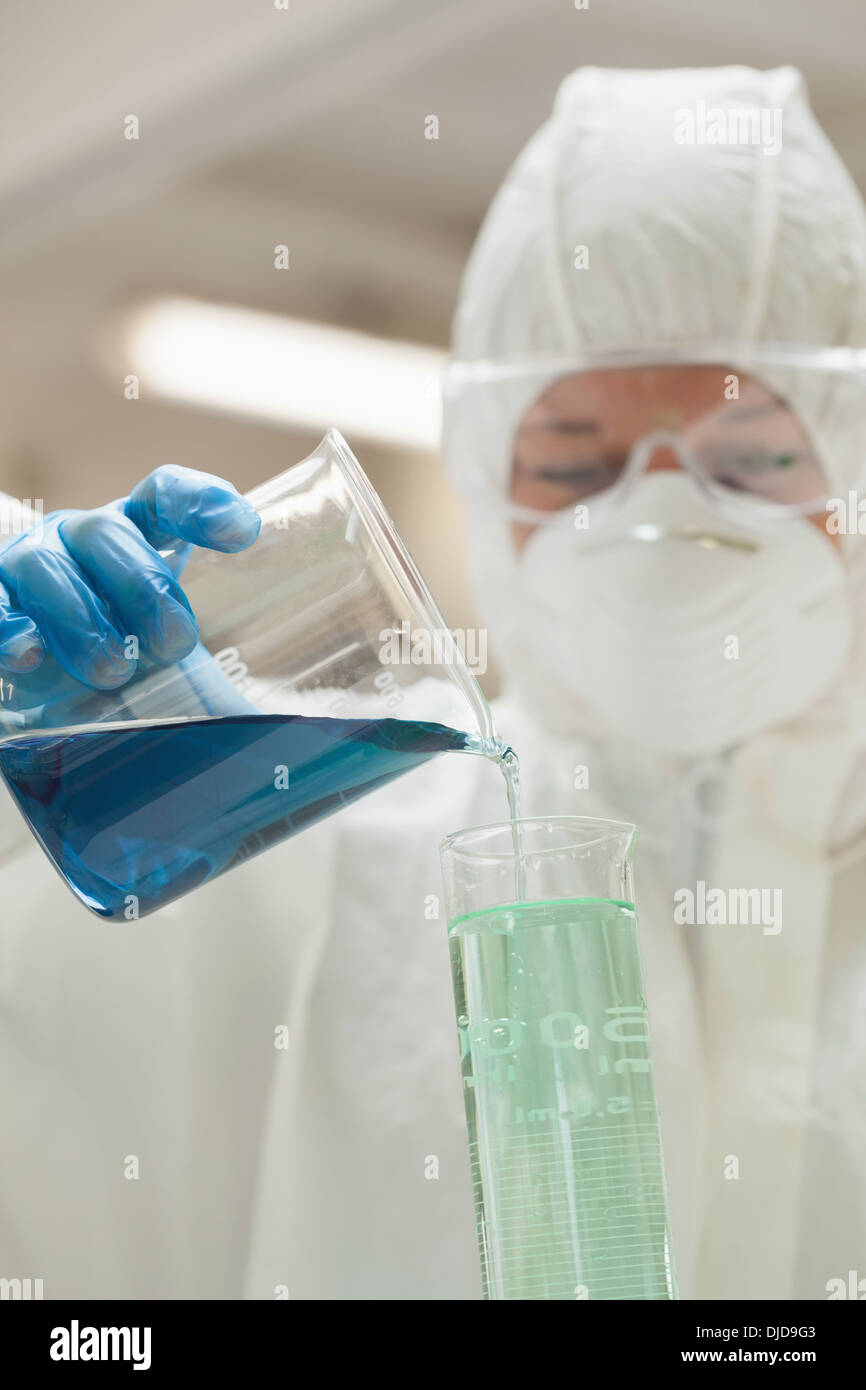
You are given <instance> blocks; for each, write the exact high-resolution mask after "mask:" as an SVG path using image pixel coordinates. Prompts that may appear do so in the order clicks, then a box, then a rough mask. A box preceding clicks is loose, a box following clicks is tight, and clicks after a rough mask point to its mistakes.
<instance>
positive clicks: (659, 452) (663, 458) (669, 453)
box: [644, 444, 682, 473]
mask: <svg viewBox="0 0 866 1390" xmlns="http://www.w3.org/2000/svg"><path fill="white" fill-rule="evenodd" d="M672 468H682V464H681V463H680V461H679V458H678V457H677V452H676V450H675V449H672V448H671V446H670V444H659V445H657V446H656V448H655V449H653V451H652V454H651V455H650V459H649V462H648V463H647V466H646V469H645V470H644V471H645V472H646V473H661V472H663V471H670V469H672Z"/></svg>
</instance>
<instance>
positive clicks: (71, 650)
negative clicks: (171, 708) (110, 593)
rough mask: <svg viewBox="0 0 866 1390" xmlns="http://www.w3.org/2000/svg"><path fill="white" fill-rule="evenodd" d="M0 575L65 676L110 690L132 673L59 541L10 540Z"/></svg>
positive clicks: (103, 611)
mask: <svg viewBox="0 0 866 1390" xmlns="http://www.w3.org/2000/svg"><path fill="white" fill-rule="evenodd" d="M0 578H2V579H3V581H4V582H5V584H6V585H7V587H8V588H9V590H10V592H11V594H12V597H13V599H14V601H15V603H16V605H17V607H18V608H19V609H21V610H22V611H23V612H24V613H26V614H27V615H28V617H30V618H32V619H33V621H34V623H35V624H36V626H37V627H38V629H39V631H40V633H41V634H42V641H43V643H44V644H45V647H46V648H47V650H48V651H49V652H50V653H51V655H52V656H53V657H54V658H55V660H56V661H57V662H59V664H60V665H61V666H62V667H63V669H64V671H66V672H67V673H68V674H69V675H70V676H73V677H74V678H75V679H76V680H78V681H81V682H82V683H83V684H84V685H89V686H92V687H93V688H94V689H96V690H114V689H115V688H116V687H117V686H119V685H125V683H126V682H127V681H128V680H129V679H130V677H131V676H132V675H134V673H135V670H136V662H135V661H128V660H127V659H126V656H125V653H124V646H123V640H122V637H121V634H120V633H119V632H118V631H117V629H116V627H115V626H114V624H113V623H112V621H111V618H110V616H109V613H108V609H107V608H106V606H105V604H104V603H103V601H102V599H101V598H100V597H99V595H98V594H96V593H94V591H93V589H92V588H91V586H90V584H89V583H88V581H87V579H86V578H85V576H84V575H83V574H82V573H81V570H80V569H79V568H78V566H77V565H76V563H75V561H74V560H73V559H72V556H71V555H69V554H67V552H66V549H65V547H64V546H63V545H61V544H59V543H55V544H43V545H39V546H28V545H13V546H11V547H10V548H9V549H8V550H4V551H3V553H2V555H0Z"/></svg>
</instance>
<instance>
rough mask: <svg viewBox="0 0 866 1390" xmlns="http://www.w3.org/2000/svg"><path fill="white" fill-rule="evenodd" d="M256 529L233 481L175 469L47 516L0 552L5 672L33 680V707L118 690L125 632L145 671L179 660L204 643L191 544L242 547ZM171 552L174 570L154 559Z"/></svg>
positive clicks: (128, 671) (0, 645) (123, 675)
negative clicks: (90, 507)
mask: <svg viewBox="0 0 866 1390" xmlns="http://www.w3.org/2000/svg"><path fill="white" fill-rule="evenodd" d="M260 526H261V521H260V518H259V516H258V514H257V512H256V511H255V510H254V508H253V507H251V506H250V504H249V503H248V502H246V501H245V500H244V498H243V497H241V495H240V493H239V492H237V490H236V489H235V488H234V487H233V486H232V485H231V483H227V482H224V481H223V480H222V479H221V478H216V477H214V476H213V475H212V474H210V473H198V472H194V471H193V470H191V469H188V468H177V467H174V466H167V467H163V468H158V469H156V471H155V472H154V473H151V474H150V475H149V476H148V477H147V478H145V479H144V481H143V482H141V483H139V484H138V486H137V487H136V488H135V490H134V491H133V492H132V493H131V495H130V496H129V497H125V498H121V499H120V500H119V501H116V502H110V503H109V504H108V505H107V506H105V507H99V508H97V509H95V510H94V511H61V512H53V513H51V515H50V516H47V517H45V519H44V521H43V523H42V526H41V535H40V534H39V532H40V528H35V530H34V532H31V533H29V535H28V534H25V535H24V536H16V537H13V538H12V539H11V540H9V541H7V542H6V543H5V544H3V545H0V672H6V673H7V675H9V676H13V677H14V676H16V675H17V676H18V678H19V680H20V681H21V682H26V684H27V686H28V702H33V701H34V700H38V699H39V698H40V696H41V697H43V698H44V703H45V704H46V705H49V704H53V703H54V702H55V700H56V701H58V703H62V701H63V697H64V695H65V694H66V693H67V692H69V693H71V690H72V689H73V688H74V687H76V686H77V688H78V690H79V691H80V689H81V685H82V684H83V685H85V686H88V687H90V688H91V689H94V690H115V689H117V688H119V687H120V686H123V685H125V684H126V683H127V681H129V680H131V678H132V677H133V675H134V674H135V672H136V670H137V667H138V663H137V662H136V661H134V660H129V659H128V658H127V655H126V653H125V648H124V638H125V637H126V636H127V635H129V634H135V635H136V636H137V638H138V641H139V650H140V653H141V658H142V662H143V663H144V664H146V665H149V666H167V665H171V664H172V663H173V662H176V661H179V660H180V659H181V658H182V657H185V656H187V655H188V654H189V653H190V652H192V651H193V649H194V648H195V646H196V644H197V641H198V625H197V623H196V621H195V618H194V617H193V615H192V611H191V609H190V606H189V603H188V602H187V599H186V596H185V594H184V593H183V590H182V589H181V587H180V584H179V582H178V579H177V574H178V573H179V571H180V569H181V568H182V566H183V562H184V560H185V558H186V556H187V555H188V553H189V547H190V546H191V545H201V546H205V547H207V548H208V549H209V550H220V551H226V552H231V551H237V550H244V549H245V548H246V547H247V546H249V545H251V544H252V542H253V541H254V540H255V539H256V536H257V535H258V533H259V529H260ZM178 542H181V544H180V545H178ZM169 547H172V548H173V549H174V550H175V555H174V556H173V557H172V559H171V563H169V562H168V561H166V560H165V559H164V558H163V557H162V556H161V555H159V554H158V551H159V550H165V549H168V548H169ZM70 678H71V679H70Z"/></svg>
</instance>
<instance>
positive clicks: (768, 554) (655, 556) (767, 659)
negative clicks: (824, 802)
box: [517, 471, 851, 756]
mask: <svg viewBox="0 0 866 1390" xmlns="http://www.w3.org/2000/svg"><path fill="white" fill-rule="evenodd" d="M590 513H591V509H590ZM517 572H518V582H519V585H520V594H521V600H522V601H525V604H526V606H525V609H524V612H525V613H526V614H527V621H528V622H529V623H530V624H531V631H530V632H527V633H524V634H523V643H522V645H523V646H524V655H525V657H526V659H527V660H531V661H533V662H535V663H536V664H535V672H534V675H535V678H536V679H543V672H544V670H545V669H546V670H547V671H549V672H550V675H551V679H553V680H555V681H556V684H557V686H558V687H559V688H560V689H561V690H562V691H563V692H567V693H568V694H569V695H573V696H574V697H575V699H576V701H578V702H579V703H580V704H581V705H582V706H583V708H584V709H587V710H589V711H590V712H591V713H592V714H593V715H594V716H595V718H596V719H597V720H598V721H599V722H600V723H601V724H602V725H603V726H604V727H606V728H607V729H609V730H610V732H611V733H613V734H616V733H618V734H621V735H623V736H626V737H628V738H630V739H633V740H635V741H638V742H640V743H643V744H645V745H646V746H647V747H649V748H652V749H654V750H656V751H659V752H665V753H671V754H678V755H683V756H702V755H704V754H711V753H718V752H721V751H722V750H723V749H725V748H728V747H730V746H732V745H734V744H737V743H739V742H740V741H741V740H743V739H745V738H748V737H749V736H751V735H753V734H756V733H759V732H760V731H762V730H764V729H766V728H768V727H770V726H772V725H775V724H779V723H782V722H784V721H786V720H788V719H790V718H793V717H794V716H796V715H798V714H800V713H802V712H803V711H804V710H805V709H807V708H808V707H809V705H811V704H812V703H813V702H814V701H815V700H817V699H818V698H819V697H820V696H821V695H823V694H824V693H825V692H826V691H827V690H828V689H829V688H830V687H831V686H832V684H833V683H834V681H835V680H836V678H837V677H838V675H839V673H840V672H841V670H842V668H843V666H844V663H845V658H846V655H847V652H848V649H849V646H850V641H851V615H850V612H849V606H848V600H847V596H846V591H845V569H844V566H843V564H842V562H841V559H840V557H839V556H838V555H837V553H836V552H835V550H834V548H833V546H832V544H831V542H830V541H829V540H828V539H827V538H826V537H825V536H823V535H822V534H821V532H820V531H819V530H818V528H817V527H816V526H814V525H812V524H811V523H810V522H808V521H805V520H801V519H791V520H785V521H774V522H772V523H771V522H766V523H756V524H755V525H754V526H752V525H749V526H745V525H742V524H739V523H738V524H730V523H728V522H726V521H722V520H720V519H719V518H718V517H717V516H716V514H715V512H713V511H712V510H711V509H710V508H709V506H708V505H707V504H706V503H705V502H704V501H703V499H702V497H701V495H700V493H699V492H698V490H697V488H696V487H695V485H694V484H693V483H692V482H691V480H690V479H689V478H688V477H687V476H686V475H685V474H683V473H681V472H667V471H665V472H656V473H648V474H645V475H644V476H643V477H642V478H641V479H639V480H638V481H637V483H636V484H635V486H634V489H633V491H632V493H631V494H630V496H629V497H628V498H627V500H625V501H624V503H623V504H622V506H621V508H619V509H618V510H617V511H616V513H615V514H614V515H612V516H611V517H610V518H609V519H608V520H607V521H605V522H604V524H603V525H599V526H598V527H597V529H596V530H595V531H593V530H592V528H591V527H590V529H589V530H588V531H585V532H579V531H571V530H569V529H568V528H566V527H562V528H559V527H556V526H551V527H545V526H541V527H539V528H538V529H537V530H536V531H534V532H533V534H532V535H531V536H530V538H529V540H528V542H527V544H526V546H525V548H524V550H523V551H522V553H521V555H520V556H519V558H518V563H517ZM521 606H522V607H523V603H521ZM529 614H531V617H530V616H529Z"/></svg>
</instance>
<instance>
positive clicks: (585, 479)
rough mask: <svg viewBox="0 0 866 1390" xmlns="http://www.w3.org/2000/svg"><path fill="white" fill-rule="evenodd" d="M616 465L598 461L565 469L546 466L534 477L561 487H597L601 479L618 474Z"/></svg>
mask: <svg viewBox="0 0 866 1390" xmlns="http://www.w3.org/2000/svg"><path fill="white" fill-rule="evenodd" d="M618 471H619V470H618V467H617V465H616V464H613V463H609V462H606V461H604V460H601V459H600V460H598V461H597V462H589V463H580V464H574V465H572V466H570V467H567V468H563V466H562V465H561V464H559V465H553V464H551V465H544V466H542V467H541V468H537V469H535V470H534V477H536V478H538V479H540V480H541V481H542V482H545V483H557V484H559V485H560V486H561V487H588V486H592V485H595V484H596V483H597V482H598V480H599V478H608V477H612V476H613V475H614V474H616V473H617V472H618Z"/></svg>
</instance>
